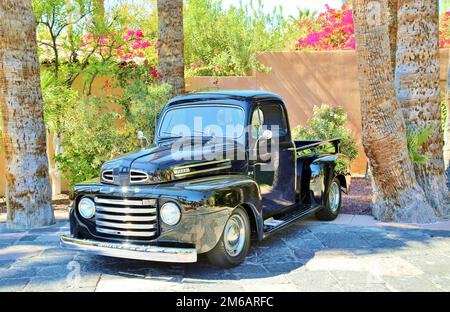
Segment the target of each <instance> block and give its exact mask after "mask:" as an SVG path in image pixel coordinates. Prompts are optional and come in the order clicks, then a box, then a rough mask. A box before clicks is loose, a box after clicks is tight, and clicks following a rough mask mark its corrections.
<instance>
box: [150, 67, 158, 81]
mask: <svg viewBox="0 0 450 312" xmlns="http://www.w3.org/2000/svg"><path fill="white" fill-rule="evenodd" d="M151 73H152V76H153V78H155V79H159V73H158V70H157V69H156V68H152V69H151Z"/></svg>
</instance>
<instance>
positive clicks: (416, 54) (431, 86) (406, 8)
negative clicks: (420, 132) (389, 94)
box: [395, 0, 450, 216]
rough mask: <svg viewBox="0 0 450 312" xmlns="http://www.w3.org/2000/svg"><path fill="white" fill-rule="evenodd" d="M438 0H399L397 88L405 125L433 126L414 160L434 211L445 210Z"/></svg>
mask: <svg viewBox="0 0 450 312" xmlns="http://www.w3.org/2000/svg"><path fill="white" fill-rule="evenodd" d="M438 29H439V3H438V0H420V1H419V0H402V1H401V4H400V9H399V13H398V41H397V68H396V81H395V84H396V87H397V96H398V100H399V102H400V106H401V107H402V111H403V116H404V119H405V123H406V128H407V129H410V130H416V129H424V128H425V127H428V126H432V125H434V126H435V131H434V133H433V134H432V135H430V137H429V139H428V140H427V142H425V144H424V145H423V147H422V152H423V153H425V154H427V155H429V159H428V160H427V161H426V162H425V163H423V164H414V170H415V172H416V177H417V181H418V182H419V184H420V186H421V187H422V189H423V190H424V191H425V195H426V197H427V200H428V201H429V203H430V204H431V206H432V207H433V208H434V209H435V210H436V213H437V215H438V216H441V215H443V214H447V213H449V212H450V211H448V205H446V201H447V196H448V192H447V185H446V179H445V169H444V158H443V157H444V156H443V147H444V142H443V133H442V127H441V87H440V79H439V73H440V63H439V38H438V37H439V36H438Z"/></svg>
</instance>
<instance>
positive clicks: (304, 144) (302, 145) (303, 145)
mask: <svg viewBox="0 0 450 312" xmlns="http://www.w3.org/2000/svg"><path fill="white" fill-rule="evenodd" d="M340 141H341V139H339V138H338V139H331V140H325V141H321V140H316V141H302V140H297V141H296V140H294V144H295V151H297V152H299V151H303V150H308V149H316V148H318V147H323V146H324V145H326V144H331V145H333V146H334V149H335V153H336V154H337V153H339V143H340Z"/></svg>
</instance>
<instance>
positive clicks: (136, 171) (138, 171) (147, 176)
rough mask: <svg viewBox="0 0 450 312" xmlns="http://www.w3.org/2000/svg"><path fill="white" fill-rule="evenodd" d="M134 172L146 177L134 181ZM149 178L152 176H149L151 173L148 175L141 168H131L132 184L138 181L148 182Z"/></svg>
mask: <svg viewBox="0 0 450 312" xmlns="http://www.w3.org/2000/svg"><path fill="white" fill-rule="evenodd" d="M133 173H136V174H140V175H144V176H145V178H143V179H140V180H139V181H132V180H131V178H132V175H133ZM134 178H136V177H134ZM149 178H150V177H149V175H148V173H147V172H144V171H140V170H130V184H136V183H143V182H147V181H148V180H149Z"/></svg>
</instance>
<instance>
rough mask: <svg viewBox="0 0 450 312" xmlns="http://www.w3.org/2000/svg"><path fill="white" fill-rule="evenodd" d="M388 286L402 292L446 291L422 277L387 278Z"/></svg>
mask: <svg viewBox="0 0 450 312" xmlns="http://www.w3.org/2000/svg"><path fill="white" fill-rule="evenodd" d="M385 280H386V284H387V286H388V287H389V288H390V289H392V290H393V291H401V292H416V291H418V292H431V291H432V292H437V291H444V290H443V289H441V288H439V287H438V286H437V285H436V284H434V283H433V282H431V281H430V280H429V279H427V278H426V276H425V275H422V276H396V277H385Z"/></svg>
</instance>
